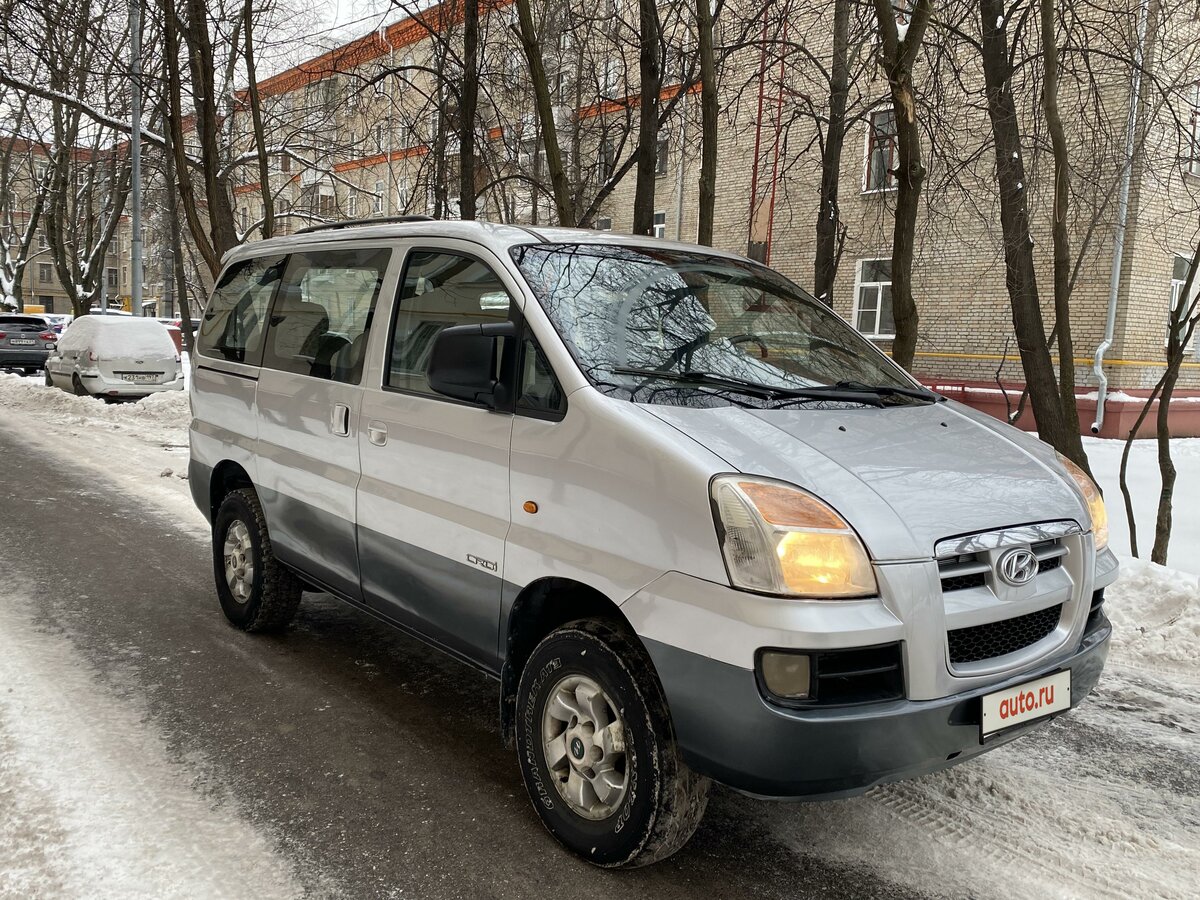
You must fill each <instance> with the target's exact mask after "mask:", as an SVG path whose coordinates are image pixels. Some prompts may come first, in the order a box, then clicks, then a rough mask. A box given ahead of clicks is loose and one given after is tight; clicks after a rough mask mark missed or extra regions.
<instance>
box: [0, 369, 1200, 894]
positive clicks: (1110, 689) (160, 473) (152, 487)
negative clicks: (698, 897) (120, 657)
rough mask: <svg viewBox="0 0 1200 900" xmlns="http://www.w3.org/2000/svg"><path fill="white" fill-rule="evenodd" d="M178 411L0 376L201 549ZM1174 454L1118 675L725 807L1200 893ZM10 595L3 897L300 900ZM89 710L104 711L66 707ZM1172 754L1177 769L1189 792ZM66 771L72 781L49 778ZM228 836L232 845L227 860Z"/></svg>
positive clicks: (919, 868) (952, 860)
mask: <svg viewBox="0 0 1200 900" xmlns="http://www.w3.org/2000/svg"><path fill="white" fill-rule="evenodd" d="M187 420H188V402H187V397H186V395H184V394H172V395H159V396H157V397H152V398H150V399H148V400H145V401H142V402H141V403H138V404H136V405H113V406H108V405H105V404H103V403H101V402H100V401H97V400H92V399H89V398H77V397H74V396H71V395H68V394H66V393H64V392H61V391H57V390H48V389H46V388H44V387H43V386H42V385H41V383H40V381H36V380H33V379H21V378H18V377H16V376H8V375H0V428H12V429H19V430H20V433H21V434H22V437H23V439H28V440H30V441H31V442H33V443H34V444H35V445H36V447H37V448H38V449H39V450H40V451H42V452H45V453H51V454H60V455H62V456H63V457H69V458H71V459H72V460H74V461H76V462H79V463H82V464H84V465H86V466H89V467H91V469H92V470H93V471H94V472H95V475H96V477H97V479H98V480H99V481H101V482H103V483H104V484H105V485H106V486H107V487H109V488H110V489H115V490H119V491H125V492H129V493H131V494H135V495H137V496H139V497H142V498H145V499H148V500H150V501H152V502H154V503H156V504H157V505H159V506H160V507H162V508H164V509H166V510H168V511H169V512H170V513H171V514H172V515H174V516H175V518H176V520H177V521H179V522H180V525H181V531H184V532H188V533H191V534H192V535H194V537H195V540H196V541H197V547H196V552H197V553H207V552H208V550H207V547H206V546H204V544H205V542H206V541H207V537H208V531H207V526H206V524H205V522H204V520H203V519H202V518H201V517H200V515H199V513H198V512H197V511H196V510H195V508H194V506H193V505H192V502H191V498H190V495H189V492H188V485H187V482H186V480H185V476H186V471H187ZM1173 446H1174V450H1175V458H1176V465H1177V466H1178V468H1179V480H1178V483H1177V486H1176V505H1175V528H1176V533H1175V538H1174V541H1173V543H1172V553H1171V562H1172V564H1173V568H1170V569H1167V568H1163V567H1160V566H1155V565H1152V564H1150V563H1147V562H1143V561H1140V560H1133V559H1128V558H1124V559H1123V561H1122V569H1123V571H1122V578H1121V580H1120V581H1119V582H1118V583H1117V584H1116V585H1115V586H1114V587H1113V588H1111V589H1110V590H1109V592H1108V602H1107V604H1106V608H1107V610H1108V614H1109V616H1110V618H1111V619H1112V621H1113V625H1114V638H1113V644H1112V649H1111V652H1110V656H1109V666H1108V668H1107V670H1106V672H1105V676H1104V678H1103V680H1102V682H1101V685H1100V687H1099V688H1098V689H1097V690H1096V692H1095V693H1094V694H1093V695H1092V697H1091V698H1089V700H1088V702H1086V703H1085V704H1083V705H1082V707H1081V708H1080V709H1078V710H1076V711H1075V712H1074V713H1073V714H1072V715H1071V716H1069V717H1067V718H1065V719H1063V720H1061V721H1059V722H1056V723H1054V724H1051V725H1050V726H1048V727H1046V728H1044V729H1042V730H1040V731H1038V732H1036V733H1034V734H1033V735H1031V736H1029V737H1027V738H1025V739H1023V740H1021V741H1017V742H1014V743H1013V744H1011V745H1008V746H1006V747H1002V748H1000V749H998V750H996V751H995V752H994V753H991V754H987V755H985V756H983V757H981V758H980V759H978V760H975V761H972V762H971V763H968V764H966V765H963V766H959V767H956V768H953V769H950V770H947V771H945V772H942V773H939V774H936V775H932V776H927V777H925V778H920V779H916V780H913V781H909V782H904V783H901V784H896V785H890V786H886V787H882V788H877V789H875V790H873V791H871V792H870V793H868V794H867V795H865V796H862V797H858V798H854V799H851V800H845V801H836V802H829V803H819V804H811V805H803V806H795V805H774V806H772V805H765V804H761V803H757V802H754V801H750V800H742V799H735V800H733V801H732V802H731V803H729V804H727V805H726V810H729V809H732V810H733V811H734V812H735V814H738V815H744V816H747V817H755V818H757V819H758V820H760V821H762V822H763V823H764V826H765V827H767V828H768V829H769V830H770V832H771V834H772V836H773V837H774V838H775V839H776V840H778V841H780V842H781V843H783V844H785V845H788V846H791V847H793V848H794V850H795V851H796V853H798V854H800V855H801V856H804V855H816V856H818V857H821V858H824V859H828V860H831V861H837V862H839V863H845V864H849V865H852V866H855V867H868V868H871V869H875V870H877V871H878V872H879V873H880V875H881V876H883V877H885V878H886V879H887V880H889V881H890V882H893V883H898V884H901V885H905V886H907V887H910V888H913V889H915V890H917V891H920V892H924V893H930V894H935V895H944V896H979V897H993V896H996V897H1029V896H1038V897H1042V896H1053V897H1087V898H1092V897H1101V896H1103V897H1129V896H1136V897H1181V898H1182V897H1192V896H1195V877H1196V871H1197V862H1196V861H1197V860H1200V816H1198V815H1197V806H1196V803H1197V801H1196V796H1195V786H1196V783H1197V782H1196V771H1197V769H1198V768H1200V752H1198V745H1200V738H1197V734H1198V733H1200V712H1198V710H1200V579H1198V578H1197V573H1200V553H1197V552H1196V551H1197V549H1198V548H1200V504H1198V503H1197V502H1196V501H1197V499H1198V498H1200V440H1178V441H1176V442H1175V443H1174V445H1173ZM1086 449H1087V451H1088V453H1089V457H1090V459H1091V461H1092V465H1093V467H1094V469H1095V471H1096V473H1097V477H1098V478H1099V480H1100V482H1101V484H1102V486H1103V487H1104V488H1105V491H1106V495H1107V497H1108V502H1109V509H1110V519H1111V521H1112V530H1113V538H1112V541H1113V546H1114V549H1116V550H1117V551H1118V553H1127V546H1128V545H1127V543H1126V538H1125V527H1124V515H1123V510H1122V507H1121V503H1120V494H1119V491H1118V490H1117V487H1116V470H1117V465H1118V463H1119V458H1120V452H1121V446H1120V444H1119V443H1118V442H1108V441H1102V440H1098V439H1088V440H1087V441H1086ZM1154 453H1155V451H1154V447H1153V444H1152V443H1151V442H1140V443H1139V444H1138V445H1137V446H1136V447H1135V450H1134V455H1133V463H1132V464H1131V469H1130V471H1131V473H1132V477H1133V485H1134V490H1135V492H1136V495H1137V512H1138V517H1139V520H1143V524H1142V525H1141V532H1142V542H1143V547H1144V548H1147V549H1148V547H1149V545H1150V543H1151V541H1152V539H1153V537H1152V534H1153V532H1152V522H1153V515H1154V505H1155V503H1156V500H1157V490H1158V475H1157V468H1156V465H1155V461H1154ZM13 590H16V591H17V593H15V594H14V593H12V591H13ZM19 605H20V599H19V585H18V586H14V587H10V590H9V591H8V592H6V593H5V595H4V596H0V685H8V686H9V690H8V691H7V692H5V691H4V690H0V897H4V896H9V895H12V896H27V895H29V893H30V892H31V890H30V889H31V888H32V887H35V886H38V885H42V886H43V887H45V886H47V885H49V886H51V887H50V888H48V889H46V890H44V893H46V894H47V895H54V894H59V893H63V894H75V893H76V888H77V887H78V886H79V885H81V884H84V883H86V885H87V886H88V888H89V890H83V891H80V892H79V893H89V894H92V895H103V896H121V895H123V894H125V893H126V891H125V888H127V887H128V886H129V884H130V881H129V879H130V878H131V877H133V876H131V875H130V873H136V874H137V875H139V876H140V877H142V878H143V880H142V881H141V882H140V884H141V885H143V886H149V888H150V890H148V891H141V890H139V891H137V892H135V893H138V895H139V896H144V895H146V894H147V893H149V894H152V895H156V896H159V895H172V894H175V893H179V892H180V890H179V885H181V884H184V883H187V881H188V880H189V879H193V878H199V879H200V880H196V881H192V882H191V884H192V890H191V891H190V893H191V894H192V895H193V896H199V895H205V896H213V895H217V896H219V895H221V894H222V893H224V892H225V891H226V890H227V888H228V886H229V885H234V886H235V887H234V888H233V889H232V890H231V892H230V895H237V894H241V895H248V894H249V893H251V892H253V893H254V894H255V895H261V896H273V895H278V894H288V893H291V892H293V891H294V886H293V885H291V883H290V882H289V881H288V875H287V871H286V868H285V867H283V866H282V864H281V863H280V862H279V860H277V859H276V858H274V857H273V856H272V854H271V852H270V851H269V849H268V848H267V847H266V844H265V843H264V842H263V841H262V840H261V839H260V838H259V837H258V836H256V835H255V834H254V833H253V832H252V830H249V828H250V826H248V825H245V824H243V823H241V822H239V820H238V819H237V817H236V814H235V813H234V812H231V811H229V810H224V809H222V810H216V809H212V808H209V807H208V806H207V805H206V804H205V802H204V801H203V800H201V799H199V798H198V797H196V796H193V795H191V794H190V793H189V791H188V789H187V787H186V784H185V781H184V779H183V775H182V773H181V772H179V771H178V769H177V766H178V765H179V764H176V763H172V762H168V761H167V759H166V757H165V756H164V755H163V754H162V753H161V749H160V748H161V741H162V738H161V736H159V735H158V734H156V733H155V731H154V728H153V726H152V725H150V724H147V723H146V722H145V721H144V720H142V719H140V718H139V716H138V713H137V711H136V710H131V709H129V708H128V703H127V702H126V701H125V700H124V699H122V700H121V701H120V702H118V701H116V700H115V699H114V698H112V697H110V696H108V695H106V694H105V693H104V691H103V690H101V689H100V688H98V687H97V686H96V684H95V683H94V681H93V680H92V679H91V678H90V677H89V676H88V674H87V672H86V664H85V663H84V662H83V661H81V660H79V659H78V658H76V657H74V656H73V655H72V651H71V649H70V648H69V647H67V646H63V645H62V643H61V642H58V641H55V640H54V639H53V638H52V637H51V636H47V635H44V634H38V633H34V632H32V631H31V630H30V629H29V628H28V627H26V625H24V624H23V621H22V620H21V619H20V617H19V616H18V615H16V614H15V613H14V608H15V607H17V606H19ZM64 685H65V686H66V689H64ZM65 696H70V697H71V698H72V699H71V701H70V703H68V702H67V701H66V700H64V699H62V698H63V697H65ZM80 709H84V710H88V711H89V712H92V713H94V714H95V715H89V716H78V715H73V714H72V711H73V710H80ZM85 748H86V749H85ZM135 752H136V753H137V754H138V755H139V758H145V759H147V760H148V761H149V762H148V765H147V769H146V771H144V772H142V773H140V775H139V777H138V778H132V777H129V776H128V775H126V774H124V773H123V762H122V761H123V760H124V759H128V758H129V756H128V755H129V754H130V753H135ZM1165 765H1177V766H1179V767H1181V771H1182V773H1183V775H1182V776H1181V778H1182V783H1183V785H1184V786H1183V787H1182V788H1180V786H1179V784H1180V781H1179V780H1178V779H1173V778H1171V777H1167V776H1166V775H1165V774H1164V773H1163V772H1162V771H1161V770H1162V768H1163V766H1165ZM63 771H70V772H72V773H74V774H73V775H72V777H71V778H70V779H68V780H66V781H64V780H62V779H61V778H60V777H59V776H57V775H56V776H54V777H52V775H51V773H61V772H63ZM1148 773H1150V774H1148ZM1189 779H1190V780H1189ZM147 803H148V805H147ZM136 809H148V810H149V811H150V812H149V815H148V817H145V818H139V817H136V816H134V815H133V814H132V812H131V811H133V810H136ZM725 814H729V813H728V812H726V813H725ZM107 821H111V822H113V823H115V824H114V827H113V828H112V829H110V830H109V831H108V832H107V833H106V834H105V838H104V847H105V848H106V850H107V851H108V852H109V853H110V854H112V856H111V857H106V858H101V857H102V856H103V854H100V853H99V852H98V848H99V845H98V844H97V840H96V838H95V829H96V825H97V823H99V822H107ZM189 842H190V843H189ZM231 846H236V847H237V848H238V851H237V852H236V853H231V854H227V853H226V851H227V850H228V849H229V848H230V847H231ZM244 848H249V849H248V850H247V849H244ZM198 873H199V874H198ZM202 876H203V877H202ZM205 878H207V879H208V880H204V879H205ZM243 879H244V880H243Z"/></svg>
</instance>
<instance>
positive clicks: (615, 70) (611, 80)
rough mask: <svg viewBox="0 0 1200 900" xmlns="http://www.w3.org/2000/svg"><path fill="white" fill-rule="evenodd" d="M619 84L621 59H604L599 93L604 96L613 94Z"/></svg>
mask: <svg viewBox="0 0 1200 900" xmlns="http://www.w3.org/2000/svg"><path fill="white" fill-rule="evenodd" d="M620 85H621V61H620V60H619V59H606V60H605V61H604V68H603V69H602V70H601V75H600V93H601V95H603V96H605V97H611V96H613V95H614V94H615V93H616V91H617V88H618V87H620Z"/></svg>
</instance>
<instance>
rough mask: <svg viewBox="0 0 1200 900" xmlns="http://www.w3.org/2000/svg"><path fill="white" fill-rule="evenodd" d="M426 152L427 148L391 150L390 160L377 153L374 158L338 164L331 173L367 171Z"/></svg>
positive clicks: (386, 155) (384, 154)
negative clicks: (382, 164)
mask: <svg viewBox="0 0 1200 900" xmlns="http://www.w3.org/2000/svg"><path fill="white" fill-rule="evenodd" d="M428 152H429V148H428V147H407V148H405V149H404V150H393V151H392V153H391V156H390V158H389V156H388V154H387V153H377V154H375V155H374V156H367V157H364V158H363V159H351V160H347V161H346V162H340V163H338V164H337V165H335V166H334V167H333V171H335V172H349V171H351V170H352V169H369V168H371V166H377V165H379V164H380V163H386V162H398V161H399V160H402V159H409V158H410V157H413V156H424V155H425V154H426V153H428Z"/></svg>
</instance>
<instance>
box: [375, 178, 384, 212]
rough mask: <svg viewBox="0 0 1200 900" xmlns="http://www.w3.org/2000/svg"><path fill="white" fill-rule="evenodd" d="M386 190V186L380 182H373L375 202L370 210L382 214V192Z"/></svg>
mask: <svg viewBox="0 0 1200 900" xmlns="http://www.w3.org/2000/svg"><path fill="white" fill-rule="evenodd" d="M384 190H386V185H384V183H383V182H382V181H377V182H375V202H374V204H373V206H372V209H373V211H374V212H376V213H381V212H383V192H384Z"/></svg>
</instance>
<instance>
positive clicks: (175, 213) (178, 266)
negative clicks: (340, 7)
mask: <svg viewBox="0 0 1200 900" xmlns="http://www.w3.org/2000/svg"><path fill="white" fill-rule="evenodd" d="M246 37H247V46H249V43H248V41H249V37H250V30H249V28H248V27H247V29H246ZM166 138H167V151H166V153H165V154H164V156H165V160H164V168H165V171H164V172H163V175H164V176H165V178H166V182H167V190H166V195H167V229H168V230H169V231H170V232H171V256H172V260H173V265H172V266H171V269H172V272H171V274H172V277H173V278H174V279H175V301H176V304H177V305H178V307H179V319H180V322H181V326H180V329H179V330H180V331H182V332H183V347H184V349H185V350H187V352H188V354H189V355H194V354H195V351H196V348H195V346H194V344H195V341H194V338H193V336H192V328H191V322H192V309H191V307H192V304H191V300H190V299H189V298H188V293H187V278H186V276H185V274H184V273H185V271H186V270H185V268H184V259H183V233H182V231H181V230H180V227H179V226H180V222H179V195H178V193H177V187H176V184H175V157H174V154H173V153H172V148H171V145H170V142H171V131H170V129H167V131H166Z"/></svg>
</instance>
